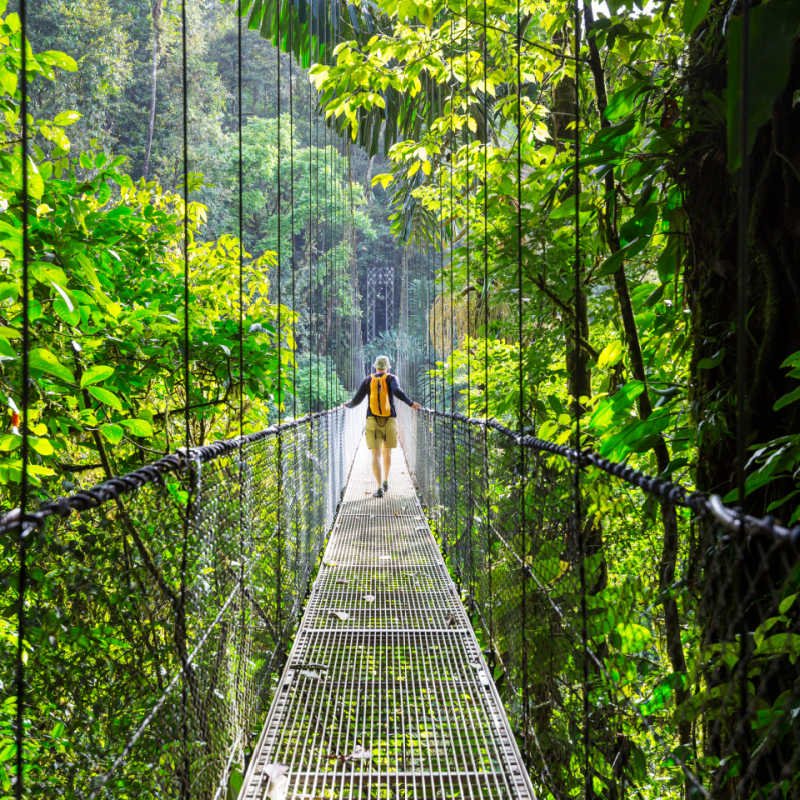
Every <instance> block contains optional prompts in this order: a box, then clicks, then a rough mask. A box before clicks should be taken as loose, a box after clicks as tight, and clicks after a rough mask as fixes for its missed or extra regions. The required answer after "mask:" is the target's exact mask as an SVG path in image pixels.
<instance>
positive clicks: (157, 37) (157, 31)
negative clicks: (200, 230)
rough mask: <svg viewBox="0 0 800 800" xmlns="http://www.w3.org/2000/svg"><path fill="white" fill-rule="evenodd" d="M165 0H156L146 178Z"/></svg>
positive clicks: (153, 132)
mask: <svg viewBox="0 0 800 800" xmlns="http://www.w3.org/2000/svg"><path fill="white" fill-rule="evenodd" d="M163 2H164V0H154V1H153V9H152V18H153V54H152V55H153V58H152V61H151V63H150V113H149V114H148V119H147V143H146V145H145V149H144V168H143V170H142V172H143V175H144V177H145V179H147V178H149V177H150V156H151V154H152V152H153V138H154V136H155V131H156V104H157V102H158V61H159V59H160V58H161V12H162V8H163Z"/></svg>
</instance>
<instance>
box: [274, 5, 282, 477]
mask: <svg viewBox="0 0 800 800" xmlns="http://www.w3.org/2000/svg"><path fill="white" fill-rule="evenodd" d="M280 7H281V6H280V3H278V4H276V6H275V114H276V120H275V122H276V125H275V138H276V143H277V159H278V160H277V165H276V169H277V174H276V181H275V185H276V197H275V216H276V222H277V225H276V227H277V231H276V245H277V246H276V250H277V254H278V255H277V266H276V268H275V282H276V284H277V286H278V297H277V300H278V320H277V326H276V327H277V330H278V343H277V344H278V346H277V351H278V371H277V383H278V387H277V392H276V400H277V403H276V405H277V411H278V425H280V424H281V421H282V417H283V352H282V347H283V272H282V264H281V261H282V256H283V247H282V245H283V243H282V241H281V237H282V235H283V229H282V222H283V219H282V217H283V154H282V153H281V144H282V139H281V127H282V124H281V123H282V120H281V112H282V111H283V107H282V104H281V90H282V88H283V87H282V82H281V41H280ZM280 439H281V437H280V433H279V434H278V447H279V448H280ZM279 472H280V470H279Z"/></svg>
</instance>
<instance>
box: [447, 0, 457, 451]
mask: <svg viewBox="0 0 800 800" xmlns="http://www.w3.org/2000/svg"><path fill="white" fill-rule="evenodd" d="M454 58H455V15H453V16H451V17H450V192H449V194H450V198H449V199H450V205H449V208H448V211H449V216H450V225H449V239H450V269H449V270H448V272H449V281H448V292H449V295H450V335H449V337H448V343H447V349H448V351H449V358H448V361H449V362H450V365H449V366H450V413H451V414H452V413H455V410H456V405H455V398H456V393H455V359H454V358H453V355H454V349H455V340H456V328H455V326H456V315H455V276H454V275H453V271H454V267H455V224H456V223H455V216H456V215H455V185H454V184H455V177H456V129H455V112H456V109H455V105H456V76H455V68H454V67H453V59H454ZM453 459H455V438H453Z"/></svg>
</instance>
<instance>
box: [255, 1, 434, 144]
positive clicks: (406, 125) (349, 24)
mask: <svg viewBox="0 0 800 800" xmlns="http://www.w3.org/2000/svg"><path fill="white" fill-rule="evenodd" d="M415 9H416V12H417V15H418V16H420V18H421V19H425V18H426V17H427V16H428V14H429V13H430V9H429V8H428V7H427V6H426V4H424V3H419V4H416V6H415ZM242 13H243V14H245V15H247V16H248V27H249V28H251V29H253V30H257V31H259V32H260V33H261V35H262V36H263V37H264V38H265V39H268V40H269V41H271V42H272V43H273V44H274V45H276V46H277V47H280V48H281V49H282V50H283V51H285V52H291V53H293V54H294V56H295V58H296V59H297V61H298V63H299V64H300V65H301V66H302V67H303V68H305V69H307V68H308V67H310V66H311V65H312V64H315V63H316V64H332V63H334V61H335V50H336V46H337V45H338V44H341V43H342V42H344V41H349V40H354V41H356V42H357V43H358V45H359V47H363V46H365V45H366V43H367V42H368V41H369V40H370V38H371V37H372V36H373V35H374V34H375V33H376V32H378V31H379V30H380V29H381V28H382V27H386V26H387V25H388V21H387V20H385V19H384V18H383V17H382V16H381V14H380V11H379V10H378V9H377V7H376V6H374V5H371V4H368V3H363V4H360V5H358V6H357V5H355V4H352V3H349V2H346V0H245V2H243V3H242ZM421 80H422V87H423V88H422V92H421V93H420V94H418V95H417V96H415V97H412V96H410V95H406V94H400V93H399V92H398V91H397V90H396V89H393V88H391V87H388V88H386V89H385V91H384V97H383V100H384V102H385V106H386V107H385V108H380V107H375V108H370V109H364V108H362V109H359V110H357V111H356V117H357V121H358V127H357V133H356V137H355V141H356V143H357V144H358V145H359V146H361V147H363V148H364V149H365V150H366V151H367V152H368V153H370V154H375V153H377V152H378V151H383V152H388V150H389V148H390V147H391V146H392V145H393V144H394V143H395V142H397V141H399V140H400V139H404V138H418V135H419V132H420V130H421V129H422V128H423V127H424V126H426V125H427V123H429V122H430V121H432V120H433V119H435V118H436V117H437V116H439V114H440V113H441V109H442V108H443V104H444V102H445V99H446V96H447V91H445V90H444V89H443V87H442V86H440V85H439V84H437V83H436V82H434V81H432V80H430V78H429V77H428V76H423V77H421ZM448 91H449V90H448ZM331 99H332V97H330V96H326V95H324V94H323V95H322V96H321V97H320V103H321V105H322V106H323V107H324V106H325V104H326V103H327V102H328V101H329V100H331ZM327 124H328V125H330V126H331V127H335V128H336V129H337V130H338V132H339V133H341V134H345V133H346V132H347V124H348V123H347V120H346V119H345V118H341V119H338V120H337V119H336V118H334V117H330V118H328V121H327Z"/></svg>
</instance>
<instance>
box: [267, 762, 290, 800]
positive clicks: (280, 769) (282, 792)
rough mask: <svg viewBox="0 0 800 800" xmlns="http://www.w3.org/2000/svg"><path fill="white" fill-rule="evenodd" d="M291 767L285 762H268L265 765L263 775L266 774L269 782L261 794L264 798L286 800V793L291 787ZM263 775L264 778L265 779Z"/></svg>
mask: <svg viewBox="0 0 800 800" xmlns="http://www.w3.org/2000/svg"><path fill="white" fill-rule="evenodd" d="M288 773H289V767H287V766H286V765H285V764H267V766H266V767H264V772H263V776H266V777H267V779H268V781H269V782H268V783H267V786H266V788H265V789H264V794H262V795H261V797H262V800H286V793H287V791H288V789H289V775H288ZM263 776H262V780H263Z"/></svg>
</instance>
